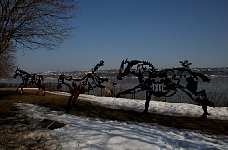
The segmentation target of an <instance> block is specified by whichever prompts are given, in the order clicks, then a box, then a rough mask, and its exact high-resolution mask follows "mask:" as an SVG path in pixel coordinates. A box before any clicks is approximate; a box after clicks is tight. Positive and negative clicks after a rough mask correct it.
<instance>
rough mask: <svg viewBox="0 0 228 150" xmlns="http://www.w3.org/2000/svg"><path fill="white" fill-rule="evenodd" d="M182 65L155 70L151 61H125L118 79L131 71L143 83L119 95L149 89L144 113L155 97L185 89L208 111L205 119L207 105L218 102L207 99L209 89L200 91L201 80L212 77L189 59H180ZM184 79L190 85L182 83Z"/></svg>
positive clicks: (204, 80)
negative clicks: (202, 71) (193, 67)
mask: <svg viewBox="0 0 228 150" xmlns="http://www.w3.org/2000/svg"><path fill="white" fill-rule="evenodd" d="M180 63H181V65H182V67H179V68H172V69H162V70H157V69H155V67H154V65H153V64H151V63H150V62H147V61H138V60H132V61H128V60H123V61H122V62H121V65H120V69H119V73H118V76H117V79H119V80H121V79H122V78H123V77H125V76H127V75H129V74H131V75H134V76H136V77H137V78H138V81H139V84H138V85H137V86H135V87H133V88H131V89H128V90H125V91H121V92H119V93H118V94H117V95H116V97H120V95H123V94H131V93H132V94H134V93H137V92H140V91H146V102H145V109H144V111H143V112H144V113H146V112H148V108H149V102H150V99H151V96H152V95H154V96H156V97H171V96H173V95H174V94H176V93H177V91H178V90H180V91H183V92H184V93H186V94H187V95H188V97H190V98H191V99H192V100H193V101H195V102H198V103H200V104H201V106H202V109H203V111H204V113H203V115H202V116H201V117H202V118H207V115H209V113H208V112H207V106H210V107H214V104H213V103H212V102H210V101H209V100H208V98H207V94H206V91H205V90H201V91H198V81H199V79H201V80H202V81H203V82H210V79H209V78H208V77H207V76H205V75H203V74H201V73H199V72H195V71H192V70H191V69H190V65H191V63H189V62H188V61H187V60H185V61H180ZM182 81H183V82H184V83H185V84H186V85H185V86H184V85H182Z"/></svg>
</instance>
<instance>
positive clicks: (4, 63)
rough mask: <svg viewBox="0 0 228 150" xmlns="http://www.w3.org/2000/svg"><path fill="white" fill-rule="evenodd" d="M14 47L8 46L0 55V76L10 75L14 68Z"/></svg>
mask: <svg viewBox="0 0 228 150" xmlns="http://www.w3.org/2000/svg"><path fill="white" fill-rule="evenodd" d="M14 54H15V48H14V47H12V46H9V48H8V50H6V51H4V52H2V53H1V55H0V78H6V77H10V76H11V73H12V72H13V69H14V68H15V55H14Z"/></svg>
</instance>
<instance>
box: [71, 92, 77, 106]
mask: <svg viewBox="0 0 228 150" xmlns="http://www.w3.org/2000/svg"><path fill="white" fill-rule="evenodd" d="M78 97H79V92H77V93H76V94H75V95H74V98H73V100H72V106H73V107H74V108H77V105H76V100H77V99H78Z"/></svg>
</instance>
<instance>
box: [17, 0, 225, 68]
mask: <svg viewBox="0 0 228 150" xmlns="http://www.w3.org/2000/svg"><path fill="white" fill-rule="evenodd" d="M73 25H74V26H75V27H76V28H75V29H74V30H73V31H72V38H71V39H69V40H66V41H65V42H64V43H63V44H62V45H61V46H60V47H58V48H56V49H55V50H51V51H47V50H42V49H40V50H37V51H24V53H23V52H22V51H19V52H18V53H17V63H18V66H19V67H20V68H22V69H24V70H27V71H28V72H40V71H48V70H53V71H54V70H55V71H57V70H58V71H72V70H89V69H91V68H92V67H93V66H95V65H96V63H98V62H99V61H100V60H104V62H105V66H104V67H103V69H115V68H119V65H120V62H121V61H122V60H123V59H126V58H128V59H129V60H131V59H138V60H147V61H150V62H152V63H153V64H154V65H155V66H156V67H178V66H179V60H185V59H187V60H189V61H190V62H192V63H193V65H192V67H224V66H228V59H227V57H228V0H81V2H80V13H79V15H78V16H77V17H76V18H75V19H74V20H73Z"/></svg>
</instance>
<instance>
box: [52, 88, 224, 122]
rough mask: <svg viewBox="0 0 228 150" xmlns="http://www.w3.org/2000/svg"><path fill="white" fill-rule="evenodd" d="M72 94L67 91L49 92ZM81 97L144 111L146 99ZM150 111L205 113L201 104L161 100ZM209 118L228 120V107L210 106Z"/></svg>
mask: <svg viewBox="0 0 228 150" xmlns="http://www.w3.org/2000/svg"><path fill="white" fill-rule="evenodd" d="M49 93H52V94H59V95H65V96H70V94H69V93H66V92H49ZM79 99H82V100H86V101H91V102H93V103H96V104H98V105H102V106H104V107H107V108H114V109H125V110H134V111H139V112H142V111H143V110H144V108H145V100H133V99H126V98H114V97H98V96H94V95H86V94H80V96H79ZM149 112H151V113H156V114H164V115H172V116H187V117H200V116H201V115H202V114H203V110H202V107H201V106H198V105H194V104H187V103H168V102H159V101H153V100H151V101H150V107H149ZM208 113H210V115H209V116H208V118H213V119H221V120H228V107H215V108H213V107H208Z"/></svg>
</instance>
